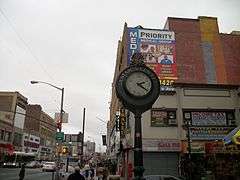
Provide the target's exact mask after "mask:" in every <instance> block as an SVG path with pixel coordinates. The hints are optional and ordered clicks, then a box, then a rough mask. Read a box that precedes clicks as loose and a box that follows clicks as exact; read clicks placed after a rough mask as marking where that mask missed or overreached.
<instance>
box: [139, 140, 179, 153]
mask: <svg viewBox="0 0 240 180" xmlns="http://www.w3.org/2000/svg"><path fill="white" fill-rule="evenodd" d="M143 151H145V152H150V151H151V152H179V151H181V144H180V141H179V140H177V139H143Z"/></svg>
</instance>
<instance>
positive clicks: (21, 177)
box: [19, 163, 25, 180]
mask: <svg viewBox="0 0 240 180" xmlns="http://www.w3.org/2000/svg"><path fill="white" fill-rule="evenodd" d="M24 176H25V163H23V164H22V166H21V169H20V172H19V180H23V179H24Z"/></svg>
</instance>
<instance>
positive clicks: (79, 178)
mask: <svg viewBox="0 0 240 180" xmlns="http://www.w3.org/2000/svg"><path fill="white" fill-rule="evenodd" d="M67 180H85V178H84V176H83V175H81V174H80V168H79V167H76V168H75V172H74V173H72V174H70V175H69V176H68V179H67Z"/></svg>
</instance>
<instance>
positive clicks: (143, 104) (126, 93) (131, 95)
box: [116, 54, 160, 113]
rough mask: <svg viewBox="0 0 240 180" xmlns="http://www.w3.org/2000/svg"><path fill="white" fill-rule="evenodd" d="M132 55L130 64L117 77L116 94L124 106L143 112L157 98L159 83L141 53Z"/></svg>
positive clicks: (133, 110)
mask: <svg viewBox="0 0 240 180" xmlns="http://www.w3.org/2000/svg"><path fill="white" fill-rule="evenodd" d="M134 55H135V56H133V60H132V63H131V64H130V66H129V67H128V68H126V69H125V70H123V71H122V73H121V74H120V75H119V77H118V79H117V82H116V94H117V97H118V98H119V99H120V100H121V102H122V103H123V106H124V107H125V108H127V109H129V110H130V111H132V112H133V113H135V112H141V113H143V112H145V111H147V110H149V109H150V108H151V107H152V105H153V103H154V102H155V101H156V99H157V98H158V96H159V91H160V84H159V79H158V77H157V75H156V74H155V72H153V71H152V70H151V69H150V68H149V67H147V66H145V64H144V63H143V61H142V58H143V57H142V56H141V54H140V55H139V54H134ZM134 58H135V59H134Z"/></svg>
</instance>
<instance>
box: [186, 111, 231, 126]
mask: <svg viewBox="0 0 240 180" xmlns="http://www.w3.org/2000/svg"><path fill="white" fill-rule="evenodd" d="M191 114H192V125H194V126H226V125H227V118H226V113H225V112H192V113H191Z"/></svg>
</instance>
